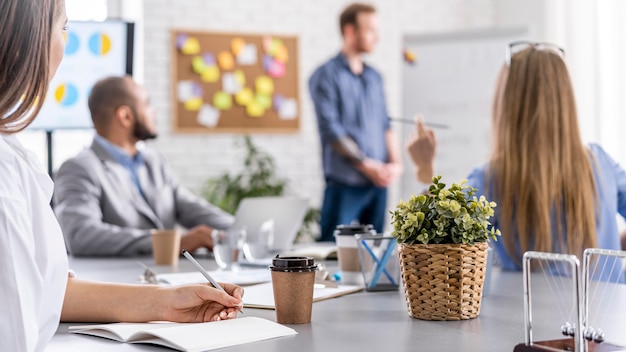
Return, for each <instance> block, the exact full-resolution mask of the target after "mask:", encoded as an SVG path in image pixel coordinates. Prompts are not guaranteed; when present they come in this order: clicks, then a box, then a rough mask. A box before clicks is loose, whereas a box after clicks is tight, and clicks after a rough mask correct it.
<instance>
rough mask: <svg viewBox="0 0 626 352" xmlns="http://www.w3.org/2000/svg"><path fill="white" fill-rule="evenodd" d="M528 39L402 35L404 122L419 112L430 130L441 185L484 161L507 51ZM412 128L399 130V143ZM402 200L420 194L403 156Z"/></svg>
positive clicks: (495, 33)
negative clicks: (513, 45) (498, 85)
mask: <svg viewBox="0 0 626 352" xmlns="http://www.w3.org/2000/svg"><path fill="white" fill-rule="evenodd" d="M524 39H528V30H527V29H525V28H511V29H493V30H475V31H464V32H452V33H439V34H421V35H406V36H405V37H404V48H405V50H404V58H405V63H404V65H403V68H402V111H403V116H402V117H403V118H405V120H407V121H408V120H410V119H412V118H413V116H414V115H415V114H418V113H421V114H423V116H424V121H426V122H432V123H437V124H440V125H445V126H447V128H439V129H438V128H435V129H434V132H435V134H436V136H437V154H436V156H435V174H436V175H441V176H442V181H443V182H444V183H448V184H450V183H453V182H459V181H460V180H462V179H464V178H466V177H467V176H468V175H469V173H470V172H471V171H472V169H473V168H475V167H477V166H480V165H481V164H483V163H485V162H486V161H487V158H488V156H489V147H490V140H491V107H492V100H493V95H494V91H495V86H496V78H497V76H498V72H499V70H500V68H501V67H502V65H503V64H504V60H505V53H506V48H507V46H508V44H509V43H511V42H513V41H516V40H524ZM414 131H415V124H414V123H413V124H406V125H403V126H402V138H403V140H404V144H403V145H405V144H406V142H407V141H408V139H409V138H410V136H411V134H412V133H414ZM404 165H407V169H406V170H405V172H404V174H403V176H402V190H401V193H402V194H401V198H402V199H404V200H407V199H409V198H410V196H411V195H412V194H415V193H417V192H421V189H420V186H419V185H418V183H417V180H416V177H415V170H414V166H413V163H412V162H411V160H410V159H409V157H408V153H404Z"/></svg>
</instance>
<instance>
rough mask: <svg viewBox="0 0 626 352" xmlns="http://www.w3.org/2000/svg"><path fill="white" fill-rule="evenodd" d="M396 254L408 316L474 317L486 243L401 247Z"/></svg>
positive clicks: (478, 298) (475, 315)
mask: <svg viewBox="0 0 626 352" xmlns="http://www.w3.org/2000/svg"><path fill="white" fill-rule="evenodd" d="M398 254H399V256H400V268H401V271H402V283H403V284H404V294H405V296H406V303H407V308H408V310H409V315H410V316H411V317H413V318H417V319H423V320H462V319H472V318H476V317H477V316H478V314H479V313H480V300H481V297H482V291H483V281H484V278H485V263H486V261H487V243H477V244H475V245H473V246H471V245H464V244H413V245H406V244H402V245H400V251H399V253H398Z"/></svg>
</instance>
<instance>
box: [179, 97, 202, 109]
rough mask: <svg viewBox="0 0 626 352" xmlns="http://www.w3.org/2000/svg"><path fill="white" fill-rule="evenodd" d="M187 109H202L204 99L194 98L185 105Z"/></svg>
mask: <svg viewBox="0 0 626 352" xmlns="http://www.w3.org/2000/svg"><path fill="white" fill-rule="evenodd" d="M183 105H184V106H185V109H187V110H189V111H198V110H200V108H201V107H202V98H192V99H189V100H187V101H185V102H184V103H183Z"/></svg>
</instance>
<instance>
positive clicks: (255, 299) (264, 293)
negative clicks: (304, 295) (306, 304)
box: [243, 282, 363, 309]
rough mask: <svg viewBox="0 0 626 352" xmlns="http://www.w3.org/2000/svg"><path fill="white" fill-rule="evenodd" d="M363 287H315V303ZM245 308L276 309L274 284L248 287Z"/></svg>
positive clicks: (244, 298) (244, 300)
mask: <svg viewBox="0 0 626 352" xmlns="http://www.w3.org/2000/svg"><path fill="white" fill-rule="evenodd" d="M362 289H363V287H361V286H351V285H339V286H337V287H336V288H333V287H315V288H314V289H313V302H318V301H322V300H325V299H329V298H333V297H339V296H343V295H347V294H349V293H353V292H358V291H361V290H362ZM243 306H244V307H248V308H262V309H276V305H275V304H274V290H273V289H272V283H271V282H267V283H264V284H258V285H253V286H248V287H246V290H245V294H244V295H243Z"/></svg>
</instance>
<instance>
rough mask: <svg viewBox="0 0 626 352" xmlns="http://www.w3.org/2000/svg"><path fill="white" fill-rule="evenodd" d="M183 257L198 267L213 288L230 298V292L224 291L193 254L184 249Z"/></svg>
mask: <svg viewBox="0 0 626 352" xmlns="http://www.w3.org/2000/svg"><path fill="white" fill-rule="evenodd" d="M182 253H183V255H184V256H185V258H187V259H189V261H190V262H191V264H193V266H195V267H196V269H198V271H199V272H200V274H202V276H204V277H205V278H206V279H207V280H208V281H209V282H210V283H211V285H213V287H215V288H216V289H218V290H220V291H222V292H224V293H226V294H227V295H229V296H230V294H229V293H228V292H226V290H224V288H223V287H222V286H221V285H220V284H218V283H217V281H215V279H214V278H213V277H211V275H209V273H208V272H207V271H206V270H205V269H204V268H203V267H202V265H200V263H198V261H197V260H196V258H194V257H193V256H192V255H191V253H189V252H188V251H187V250H186V249H183V251H182ZM241 304H242V305H243V302H241ZM240 312H241V314H243V307H241V310H240Z"/></svg>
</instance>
